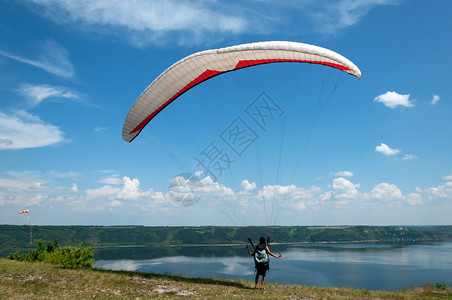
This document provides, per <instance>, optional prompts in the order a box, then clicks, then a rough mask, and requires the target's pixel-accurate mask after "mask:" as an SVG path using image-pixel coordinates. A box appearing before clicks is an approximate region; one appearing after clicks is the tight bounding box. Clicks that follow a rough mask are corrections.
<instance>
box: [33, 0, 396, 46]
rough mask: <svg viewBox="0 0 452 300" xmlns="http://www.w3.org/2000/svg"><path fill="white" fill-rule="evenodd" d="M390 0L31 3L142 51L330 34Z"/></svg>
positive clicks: (41, 10) (55, 16)
mask: <svg viewBox="0 0 452 300" xmlns="http://www.w3.org/2000/svg"><path fill="white" fill-rule="evenodd" d="M395 2H396V1H394V0H328V1H309V0H307V1H291V0H281V1H266V0H259V1H258V3H256V2H255V1H248V2H246V1H245V2H238V3H237V2H233V1H221V0H220V1H205V0H193V1H181V0H167V1H157V2H155V1H146V0H130V1H120V0H110V1H109V0H98V1H88V0H82V1H70V0H35V1H33V6H32V7H36V9H35V11H36V12H37V13H39V14H44V15H45V16H46V17H48V18H50V19H52V20H54V21H55V22H57V23H59V24H70V25H72V26H75V27H77V28H79V29H82V30H86V31H91V32H96V33H99V32H100V33H102V34H107V35H116V36H120V37H122V38H124V39H127V40H128V42H129V43H131V44H133V45H135V46H137V47H144V46H147V45H149V44H157V45H162V44H168V43H174V41H176V43H178V44H184V45H193V44H207V43H213V42H216V41H218V40H219V39H224V38H225V37H227V36H228V35H237V34H244V33H245V34H246V33H255V32H256V31H259V32H260V33H262V34H269V33H275V32H276V33H277V32H281V31H286V30H288V29H289V28H290V29H291V30H292V31H295V30H297V31H298V32H303V31H305V32H309V33H312V32H316V33H324V34H332V33H335V32H337V31H339V30H342V29H344V28H347V27H349V26H353V25H355V24H357V23H358V22H359V21H360V20H362V19H363V18H364V16H366V15H367V14H368V13H369V12H370V11H371V10H372V9H374V8H375V7H377V6H380V5H391V4H395ZM294 11H295V13H294ZM292 16H294V17H292Z"/></svg>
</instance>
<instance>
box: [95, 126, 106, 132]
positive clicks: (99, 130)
mask: <svg viewBox="0 0 452 300" xmlns="http://www.w3.org/2000/svg"><path fill="white" fill-rule="evenodd" d="M105 130H107V127H100V126H97V127H96V128H94V132H103V131H105Z"/></svg>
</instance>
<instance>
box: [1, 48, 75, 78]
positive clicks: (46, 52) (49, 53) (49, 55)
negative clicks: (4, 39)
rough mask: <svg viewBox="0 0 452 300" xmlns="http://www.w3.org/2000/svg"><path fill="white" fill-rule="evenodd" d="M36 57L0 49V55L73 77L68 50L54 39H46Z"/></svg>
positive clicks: (53, 72) (66, 76) (65, 76)
mask: <svg viewBox="0 0 452 300" xmlns="http://www.w3.org/2000/svg"><path fill="white" fill-rule="evenodd" d="M38 52H40V55H39V57H38V58H36V59H30V58H25V57H22V56H20V55H17V54H13V53H9V52H7V51H3V50H0V55H2V56H5V57H8V58H10V59H13V60H16V61H19V62H22V63H25V64H29V65H31V66H34V67H36V68H39V69H43V70H45V71H47V72H49V73H51V74H55V75H58V76H61V77H64V78H72V77H74V68H73V66H72V64H71V62H70V61H69V52H68V51H67V50H66V49H64V48H63V47H62V46H61V45H60V44H58V43H57V42H55V41H54V40H51V39H49V40H46V41H45V43H44V45H43V46H42V47H41V49H40V50H38Z"/></svg>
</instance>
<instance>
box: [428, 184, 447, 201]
mask: <svg viewBox="0 0 452 300" xmlns="http://www.w3.org/2000/svg"><path fill="white" fill-rule="evenodd" d="M427 192H428V193H429V195H430V197H431V198H433V199H436V198H440V199H452V182H446V183H445V184H443V185H440V186H437V187H431V188H428V189H427Z"/></svg>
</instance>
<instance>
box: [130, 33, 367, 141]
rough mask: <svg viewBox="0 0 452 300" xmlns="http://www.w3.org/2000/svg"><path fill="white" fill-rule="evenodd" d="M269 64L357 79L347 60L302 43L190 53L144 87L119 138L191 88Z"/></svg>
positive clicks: (135, 130)
mask: <svg viewBox="0 0 452 300" xmlns="http://www.w3.org/2000/svg"><path fill="white" fill-rule="evenodd" d="M273 62H300V63H313V64H321V65H326V66H330V67H333V68H337V69H340V70H343V71H345V72H347V73H349V74H351V75H354V76H356V77H358V78H361V71H360V70H359V69H358V67H357V66H355V65H354V64H353V63H352V62H351V61H350V60H348V59H347V58H345V57H343V56H342V55H340V54H338V53H336V52H333V51H331V50H328V49H325V48H321V47H318V46H313V45H308V44H303V43H296V42H280V41H271V42H259V43H250V44H243V45H237V46H232V47H227V48H221V49H214V50H206V51H202V52H198V53H194V54H192V55H190V56H187V57H185V58H183V59H181V60H180V61H178V62H176V63H175V64H173V65H172V66H171V67H169V68H168V69H166V70H165V71H164V72H163V73H162V74H160V76H159V77H157V78H156V79H155V80H154V81H153V82H152V83H151V84H150V85H149V86H148V87H147V88H146V90H145V91H144V92H143V93H142V94H141V96H140V97H139V98H138V99H137V100H136V102H135V104H134V105H133V107H132V109H131V110H130V111H129V114H128V115H127V118H126V121H125V123H124V127H123V130H122V138H123V139H124V140H125V141H127V142H131V141H132V140H133V139H134V138H135V137H136V136H137V135H138V134H139V133H140V132H141V130H142V129H143V128H144V127H145V126H146V125H147V123H149V121H151V120H152V118H154V117H155V116H156V115H157V114H158V113H159V112H160V111H162V110H163V109H164V108H165V107H166V106H168V104H170V103H171V102H172V101H174V100H175V99H176V98H178V97H179V96H180V95H182V94H183V93H184V92H186V91H187V90H189V89H191V88H192V87H194V86H195V85H197V84H199V83H201V82H203V81H206V80H207V79H209V78H211V77H213V76H216V75H219V74H221V73H224V72H228V71H234V70H238V69H242V68H246V67H250V66H254V65H260V64H267V63H273Z"/></svg>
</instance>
